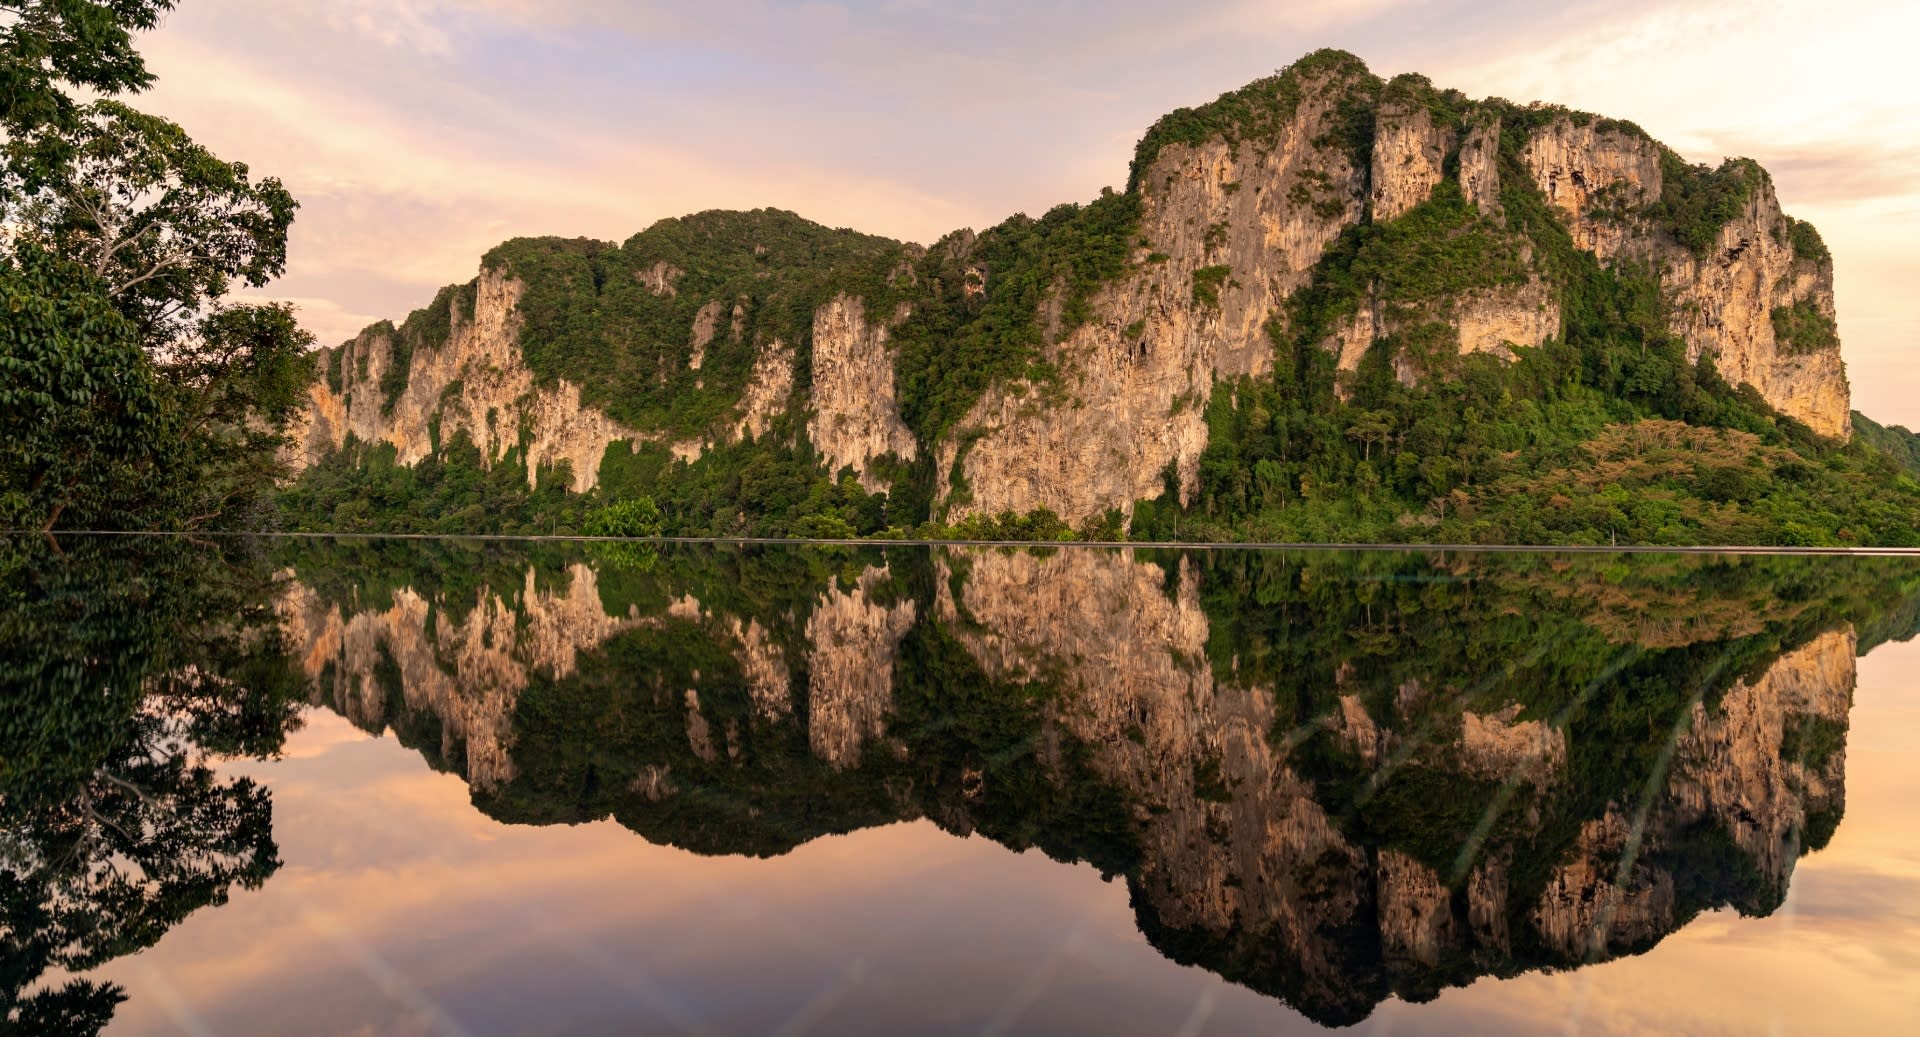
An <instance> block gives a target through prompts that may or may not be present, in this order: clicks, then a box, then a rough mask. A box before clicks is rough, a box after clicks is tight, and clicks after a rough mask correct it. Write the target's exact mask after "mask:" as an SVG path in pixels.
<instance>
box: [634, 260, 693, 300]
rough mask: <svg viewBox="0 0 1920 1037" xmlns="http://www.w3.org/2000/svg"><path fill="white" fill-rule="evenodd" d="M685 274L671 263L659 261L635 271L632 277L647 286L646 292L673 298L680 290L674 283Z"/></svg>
mask: <svg viewBox="0 0 1920 1037" xmlns="http://www.w3.org/2000/svg"><path fill="white" fill-rule="evenodd" d="M685 273H686V271H684V270H681V269H680V268H679V267H677V266H674V265H673V264H672V263H669V262H667V261H666V260H661V261H660V262H658V263H655V264H653V265H652V266H650V267H648V268H647V269H645V270H635V271H634V272H633V276H634V277H636V278H638V279H639V281H640V283H641V284H644V285H646V286H647V291H650V292H652V293H653V294H655V295H663V296H675V295H679V294H680V289H679V288H678V287H677V286H676V285H675V282H677V281H679V280H680V278H681V276H682V275H683V274H685Z"/></svg>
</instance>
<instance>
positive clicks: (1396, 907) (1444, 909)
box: [1377, 850, 1459, 968]
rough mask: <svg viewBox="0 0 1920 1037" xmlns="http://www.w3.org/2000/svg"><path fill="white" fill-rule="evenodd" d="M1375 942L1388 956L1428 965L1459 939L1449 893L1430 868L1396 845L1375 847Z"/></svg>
mask: <svg viewBox="0 0 1920 1037" xmlns="http://www.w3.org/2000/svg"><path fill="white" fill-rule="evenodd" d="M1378 868H1379V871H1378V872H1377V875H1378V878H1379V882H1380V893H1379V897H1380V943H1381V947H1382V949H1384V950H1385V951H1386V952H1387V954H1388V955H1389V956H1394V957H1400V958H1406V959H1410V960H1411V961H1414V962H1417V963H1419V964H1421V965H1425V966H1427V967H1429V968H1431V967H1433V966H1435V965H1438V964H1440V955H1441V954H1442V953H1443V952H1445V951H1447V950H1450V949H1452V948H1453V947H1454V945H1455V944H1456V943H1457V942H1458V940H1459V933H1458V931H1457V929H1458V926H1457V925H1456V924H1455V921H1454V917H1453V894H1452V893H1451V892H1450V891H1448V889H1447V887H1446V885H1445V884H1444V883H1442V882H1441V881H1440V876H1438V875H1436V874H1434V873H1433V869H1431V868H1428V867H1427V866H1426V865H1424V864H1421V863H1420V862H1419V861H1416V860H1414V859H1413V858H1411V857H1409V856H1407V855H1406V854H1404V853H1400V852H1398V851H1396V850H1382V851H1380V860H1379V864H1378Z"/></svg>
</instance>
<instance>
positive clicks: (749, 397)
mask: <svg viewBox="0 0 1920 1037" xmlns="http://www.w3.org/2000/svg"><path fill="white" fill-rule="evenodd" d="M791 395H793V347H791V346H788V345H786V344H785V343H783V342H781V341H779V340H778V339H775V340H774V341H773V342H772V343H771V344H769V345H768V346H767V347H766V348H765V349H764V350H762V351H761V353H760V355H759V356H758V357H757V358H755V359H754V362H753V374H752V375H751V376H749V378H748V381H747V391H746V393H745V394H744V395H743V396H741V398H740V410H741V415H740V424H738V425H736V426H734V438H736V439H738V438H740V437H742V436H750V437H752V438H754V439H758V438H760V437H761V436H763V435H766V432H767V429H769V428H771V427H772V425H773V419H774V418H775V417H776V416H778V415H779V414H780V413H782V412H784V411H785V410H786V408H787V398H788V397H789V396H791Z"/></svg>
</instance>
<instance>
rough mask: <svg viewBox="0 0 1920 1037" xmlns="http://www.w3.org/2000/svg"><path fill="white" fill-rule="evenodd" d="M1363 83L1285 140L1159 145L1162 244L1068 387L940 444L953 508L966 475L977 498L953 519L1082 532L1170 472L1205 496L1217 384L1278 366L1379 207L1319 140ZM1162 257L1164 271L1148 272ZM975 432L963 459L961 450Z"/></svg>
mask: <svg viewBox="0 0 1920 1037" xmlns="http://www.w3.org/2000/svg"><path fill="white" fill-rule="evenodd" d="M1349 86H1350V84H1346V83H1345V82H1344V81H1338V80H1331V79H1330V80H1327V81H1316V82H1313V83H1311V84H1309V85H1307V86H1306V87H1305V88H1304V90H1303V97H1302V100H1301V102H1300V104H1299V106H1298V109H1297V111H1296V112H1295V113H1294V116H1293V118H1292V119H1291V120H1290V121H1289V122H1287V123H1286V124H1285V125H1283V126H1281V127H1279V128H1278V129H1277V130H1276V133H1275V137H1274V140H1273V141H1272V143H1271V145H1268V144H1266V143H1264V142H1263V143H1262V144H1261V145H1259V146H1254V145H1251V144H1241V145H1239V146H1233V145H1229V144H1227V143H1225V142H1224V141H1219V140H1215V141H1212V142H1209V143H1206V144H1202V145H1198V146H1194V145H1188V144H1174V145H1169V146H1167V147H1165V148H1163V149H1162V150H1161V152H1160V154H1159V155H1158V157H1157V158H1156V159H1155V160H1154V162H1153V164H1152V166H1151V168H1149V169H1148V170H1146V171H1145V174H1144V175H1143V177H1142V178H1141V183H1142V198H1141V203H1142V207H1143V216H1142V219H1141V226H1140V235H1141V238H1142V239H1143V240H1145V241H1146V242H1148V243H1150V246H1143V247H1142V248H1140V249H1139V251H1138V254H1137V255H1136V256H1135V260H1136V263H1137V264H1138V265H1137V266H1135V267H1134V269H1133V271H1132V272H1131V273H1129V274H1127V275H1126V276H1125V277H1123V278H1122V279H1121V280H1120V281H1119V282H1117V283H1115V284H1112V285H1109V286H1107V287H1106V288H1103V289H1101V290H1100V291H1099V292H1098V293H1097V294H1096V296H1095V297H1094V299H1093V300H1092V311H1093V317H1092V319H1091V320H1089V321H1088V322H1087V323H1085V324H1083V325H1081V326H1080V327H1079V328H1078V329H1076V330H1074V331H1073V332H1072V333H1071V334H1069V335H1068V336H1067V338H1066V339H1065V340H1064V341H1062V342H1060V343H1058V344H1057V345H1055V346H1053V347H1052V348H1051V349H1050V350H1049V357H1050V358H1055V359H1056V362H1057V363H1058V365H1059V367H1060V370H1061V375H1060V384H1058V385H1044V384H1043V385H1034V384H1031V383H1028V382H1025V381H1015V382H1012V383H1010V384H1005V385H999V386H995V387H994V388H993V389H991V390H989V391H988V392H987V394H986V395H985V396H984V397H983V398H982V399H981V400H980V402H979V404H978V405H976V406H975V407H974V408H973V410H972V411H971V412H969V413H968V415H967V416H966V418H965V419H964V420H962V421H961V422H960V425H959V428H958V429H957V430H956V432H955V434H954V435H953V436H952V437H951V438H949V439H947V440H945V441H943V442H942V443H940V444H939V447H938V453H937V455H936V456H937V461H938V463H937V466H936V477H937V478H938V479H939V487H938V497H939V499H943V500H947V499H950V494H951V491H952V489H953V487H954V481H953V478H952V476H953V474H954V471H953V470H954V468H955V466H956V464H958V465H959V466H960V468H961V474H962V475H963V476H964V480H965V484H966V486H967V488H968V495H963V496H961V497H958V498H953V499H951V500H950V503H951V511H950V516H951V517H952V518H955V519H958V518H962V517H965V516H967V515H973V514H987V515H993V514H999V513H1001V512H1008V511H1012V512H1027V511H1032V510H1034V509H1036V508H1042V507H1045V508H1050V509H1051V510H1053V512H1054V513H1055V514H1057V515H1059V516H1060V517H1061V518H1063V519H1065V520H1066V521H1067V522H1069V523H1073V524H1078V523H1081V522H1084V521H1086V520H1087V519H1089V518H1093V517H1095V516H1098V515H1101V514H1102V513H1104V512H1106V511H1107V510H1108V509H1110V508H1119V509H1121V510H1122V511H1127V512H1130V511H1131V509H1132V506H1133V502H1134V501H1136V500H1140V499H1144V498H1150V497H1157V496H1159V495H1160V493H1161V490H1162V482H1161V477H1162V473H1163V472H1164V471H1165V470H1166V469H1167V467H1168V465H1169V464H1171V465H1172V466H1173V467H1174V469H1175V472H1176V473H1177V476H1178V479H1179V482H1180V486H1181V493H1182V497H1183V499H1184V498H1185V497H1186V496H1187V495H1189V494H1190V493H1191V492H1192V490H1193V488H1194V486H1195V485H1196V482H1197V480H1198V477H1199V460H1200V453H1201V451H1202V450H1204V449H1205V447H1206V442H1207V429H1206V423H1205V421H1204V420H1203V417H1202V413H1201V412H1202V410H1203V408H1204V406H1205V404H1206V401H1207V399H1208V396H1209V395H1210V394H1211V392H1212V391H1213V385H1214V383H1215V381H1216V380H1218V379H1221V378H1228V377H1233V376H1236V375H1255V376H1258V375H1265V374H1268V373H1270V372H1271V371H1272V368H1273V345H1272V342H1271V341H1270V340H1269V338H1268V337H1267V334H1266V325H1267V322H1268V320H1269V318H1270V317H1271V316H1272V315H1273V314H1274V313H1275V311H1276V310H1277V308H1278V306H1279V305H1280V303H1281V302H1282V301H1283V300H1284V299H1285V298H1286V297H1287V296H1288V295H1290V294H1291V293H1292V292H1293V291H1294V290H1295V289H1297V288H1299V287H1300V286H1301V285H1302V284H1304V283H1306V281H1307V278H1308V276H1309V272H1310V271H1311V269H1312V268H1313V266H1314V264H1315V263H1317V262H1318V261H1319V259H1320V255H1321V252H1322V251H1323V250H1324V249H1325V247H1326V245H1327V244H1328V243H1329V242H1331V241H1332V240H1333V239H1334V238H1335V237H1336V236H1338V235H1339V233H1340V231H1341V229H1342V228H1343V227H1346V226H1348V225H1349V224H1352V223H1356V222H1358V221H1359V220H1360V218H1361V215H1362V213H1363V212H1364V211H1365V206H1366V196H1365V194H1364V193H1363V184H1364V178H1365V171H1364V170H1361V169H1356V168H1355V167H1354V166H1353V164H1352V162H1351V161H1350V158H1349V155H1348V152H1347V151H1346V150H1345V149H1342V148H1338V147H1324V146H1319V145H1317V144H1316V143H1315V142H1316V141H1320V140H1321V139H1322V138H1323V135H1325V134H1327V133H1328V132H1329V131H1330V130H1331V129H1332V128H1333V127H1334V126H1335V123H1336V121H1337V119H1338V118H1339V116H1338V112H1337V109H1338V106H1339V104H1340V101H1341V99H1342V97H1343V96H1344V92H1345V90H1346V89H1348V88H1349ZM1299 198H1307V199H1309V200H1310V201H1309V203H1308V204H1301V203H1300V202H1299V201H1297V200H1296V199H1299ZM1150 251H1151V252H1154V253H1158V254H1159V255H1161V256H1164V257H1166V259H1165V261H1164V262H1159V261H1154V262H1149V261H1148V260H1149V259H1150V256H1149V252H1150ZM1217 266H1225V267H1228V268H1229V269H1230V271H1231V273H1230V276H1229V277H1228V279H1227V280H1226V281H1225V282H1224V283H1223V284H1222V285H1221V287H1220V290H1219V304H1218V306H1210V305H1207V304H1205V303H1202V302H1200V301H1199V300H1197V299H1196V297H1195V292H1194V277H1195V273H1196V271H1199V270H1200V269H1201V268H1203V267H1217ZM1136 322H1137V323H1138V324H1139V327H1140V332H1139V334H1138V335H1137V336H1130V335H1129V334H1128V333H1127V329H1128V328H1130V327H1132V326H1134V325H1135V324H1136ZM976 436H977V437H978V439H977V441H974V442H973V443H972V445H971V447H970V448H969V449H968V450H966V451H965V454H964V456H962V455H961V451H960V443H961V442H965V441H968V440H971V439H973V437H976Z"/></svg>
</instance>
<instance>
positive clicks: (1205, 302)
mask: <svg viewBox="0 0 1920 1037" xmlns="http://www.w3.org/2000/svg"><path fill="white" fill-rule="evenodd" d="M1232 274H1233V267H1231V266H1203V267H1200V268H1199V269H1197V270H1195V271H1194V272H1193V303H1194V305H1196V306H1209V307H1212V308H1213V309H1216V310H1217V309H1219V308H1220V286H1221V285H1223V284H1226V283H1227V278H1228V277H1230V276H1232Z"/></svg>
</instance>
